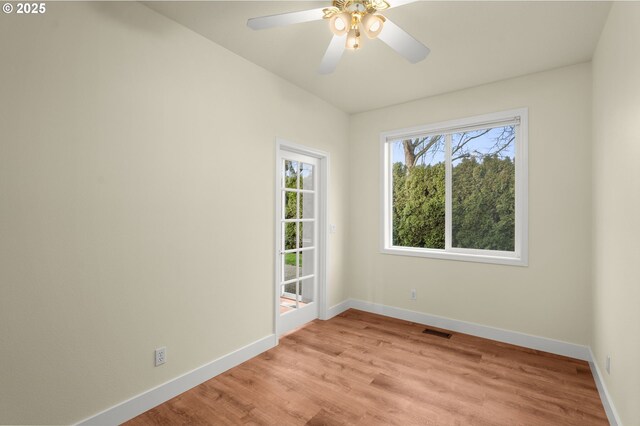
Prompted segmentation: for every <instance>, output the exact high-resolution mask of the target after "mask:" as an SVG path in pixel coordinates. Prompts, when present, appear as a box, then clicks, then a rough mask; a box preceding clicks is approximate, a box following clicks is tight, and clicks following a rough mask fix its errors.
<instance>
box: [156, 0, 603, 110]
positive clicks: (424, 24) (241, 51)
mask: <svg viewBox="0 0 640 426" xmlns="http://www.w3.org/2000/svg"><path fill="white" fill-rule="evenodd" d="M329 3H330V2H329V1H326V2H300V1H297V2H292V1H288V2H280V1H278V2H275V1H257V2H254V1H213V2H206V1H196V2H180V1H177V2H172V1H162V2H147V3H145V4H146V5H147V6H149V7H150V8H152V9H154V10H156V11H158V12H160V13H161V14H163V15H165V16H167V17H169V18H171V19H173V20H175V21H177V22H179V23H180V24H182V25H184V26H186V27H188V28H190V29H192V30H193V31H195V32H197V33H199V34H201V35H203V36H204V37H206V38H208V39H210V40H212V41H214V42H216V43H218V44H220V45H222V46H224V47H225V48H227V49H229V50H231V51H233V52H235V53H237V54H238V55H240V56H242V57H244V58H246V59H248V60H250V61H251V62H254V63H256V64H258V65H260V66H261V67H264V68H266V69H267V70H269V71H272V72H273V73H275V74H277V75H279V76H281V77H283V78H285V79H286V80H288V81H290V82H292V83H294V84H296V85H298V86H299V87H301V88H303V89H306V90H308V91H309V92H311V93H314V94H315V95H317V96H319V97H321V98H323V99H325V100H326V101H328V102H329V103H331V104H333V105H335V106H336V107H338V108H340V109H342V110H344V111H346V112H348V113H355V112H361V111H367V110H371V109H375V108H380V107H384V106H388V105H393V104H398V103H402V102H407V101H410V100H413V99H418V98H423V97H426V96H431V95H435V94H439V93H445V92H451V91H454V90H459V89H463V88H466V87H472V86H477V85H479V84H484V83H489V82H492V81H497V80H502V79H505V78H510V77H515V76H519V75H524V74H529V73H533V72H537V71H542V70H547V69H552V68H557V67H561V66H565V65H570V64H575V63H580V62H585V61H589V60H590V59H591V56H592V54H593V51H594V50H595V47H596V43H597V41H598V37H599V36H600V32H601V30H602V27H603V25H604V22H605V20H606V18H607V14H608V12H609V7H610V3H606V2H592V1H571V2H536V1H529V2H525V1H518V2H481V1H473V2H462V1H453V2H444V1H437V2H432V1H423V2H417V3H412V4H408V5H406V6H402V7H398V8H395V9H391V10H388V11H386V12H385V13H384V14H385V16H387V18H389V19H391V20H393V21H394V22H395V23H396V24H397V25H399V26H401V27H402V28H404V29H405V30H406V31H408V32H409V33H410V34H412V35H413V36H414V37H416V38H417V39H418V40H420V41H422V42H423V43H424V44H425V45H427V46H428V47H429V48H430V49H431V54H430V55H429V56H428V57H427V59H426V60H424V61H422V62H420V63H418V64H415V65H412V64H410V63H409V62H407V61H406V60H405V59H403V58H402V57H400V56H399V55H398V54H396V53H395V52H393V51H392V50H391V49H389V47H387V46H386V45H385V44H383V43H382V42H381V41H379V40H368V39H366V38H364V37H363V39H364V40H363V43H362V48H361V49H360V50H358V51H355V52H352V51H346V52H345V54H344V55H343V57H342V59H341V61H340V63H339V64H338V68H337V70H336V71H335V72H334V73H333V74H330V75H320V74H318V73H317V68H318V65H319V64H320V60H321V59H322V56H323V54H324V51H325V49H326V47H327V45H328V43H329V40H330V39H331V37H332V34H331V32H330V31H329V28H328V24H327V22H326V21H318V22H309V23H304V24H297V25H292V26H289V27H282V28H274V29H268V30H262V31H254V30H251V29H249V28H248V27H247V26H246V22H247V19H248V18H252V17H256V16H263V15H272V14H278V13H285V12H290V11H296V10H304V9H311V8H316V7H324V6H326V5H328V4H329ZM389 3H391V4H393V2H392V0H390V1H389Z"/></svg>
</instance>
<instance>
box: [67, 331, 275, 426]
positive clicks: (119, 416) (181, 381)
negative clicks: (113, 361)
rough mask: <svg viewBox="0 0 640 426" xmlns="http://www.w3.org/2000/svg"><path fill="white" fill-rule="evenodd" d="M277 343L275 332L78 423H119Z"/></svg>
mask: <svg viewBox="0 0 640 426" xmlns="http://www.w3.org/2000/svg"><path fill="white" fill-rule="evenodd" d="M274 346H276V336H275V335H274V334H271V335H269V336H266V337H263V338H262V339H259V340H256V341H255V342H253V343H250V344H248V345H247V346H244V347H242V348H240V349H238V350H235V351H233V352H231V353H229V354H227V355H224V356H222V357H220V358H218V359H216V360H213V361H211V362H210V363H208V364H205V365H203V366H201V367H198V368H196V369H194V370H191V371H189V372H188V373H185V374H183V375H181V376H178V377H176V378H175V379H172V380H169V381H168V382H165V383H163V384H161V385H159V386H156V387H154V388H152V389H149V390H147V391H145V392H142V393H141V394H139V395H136V396H134V397H133V398H131V399H128V400H126V401H124V402H121V403H120V404H117V405H114V406H113V407H111V408H108V409H106V410H104V411H102V412H100V413H98V414H95V415H93V416H91V417H89V418H87V419H84V420H82V421H80V422H78V423H77V424H78V425H118V424H121V423H124V422H126V421H127V420H130V419H132V418H134V417H136V416H137V415H139V414H142V413H144V412H145V411H147V410H150V409H152V408H153V407H156V406H157V405H159V404H162V403H163V402H165V401H168V400H170V399H171V398H173V397H175V396H178V395H180V394H181V393H183V392H186V391H188V390H189V389H191V388H193V387H195V386H198V385H199V384H201V383H203V382H206V381H207V380H209V379H211V378H213V377H215V376H217V375H218V374H221V373H224V372H225V371H227V370H229V369H231V368H233V367H235V366H237V365H240V364H242V363H243V362H245V361H248V360H250V359H251V358H253V357H255V356H258V355H260V354H261V353H263V352H265V351H267V350H269V349H271V348H273V347H274Z"/></svg>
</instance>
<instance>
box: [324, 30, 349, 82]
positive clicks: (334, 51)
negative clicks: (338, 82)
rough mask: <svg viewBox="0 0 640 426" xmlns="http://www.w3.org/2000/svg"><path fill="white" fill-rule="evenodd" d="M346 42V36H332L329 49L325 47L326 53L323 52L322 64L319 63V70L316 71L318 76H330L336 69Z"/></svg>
mask: <svg viewBox="0 0 640 426" xmlns="http://www.w3.org/2000/svg"><path fill="white" fill-rule="evenodd" d="M346 41H347V35H346V34H345V35H341V36H333V38H332V39H331V42H330V43H329V47H327V50H326V52H324V56H323V57H322V62H320V69H319V70H318V72H319V73H320V74H331V73H332V72H333V71H334V70H335V69H336V67H337V66H338V62H340V58H341V57H342V53H343V52H344V49H345V42H346Z"/></svg>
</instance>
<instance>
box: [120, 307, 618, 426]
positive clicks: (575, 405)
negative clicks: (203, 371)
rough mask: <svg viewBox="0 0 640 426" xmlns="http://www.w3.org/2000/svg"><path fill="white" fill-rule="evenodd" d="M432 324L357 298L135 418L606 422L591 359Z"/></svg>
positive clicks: (151, 421)
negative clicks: (365, 305)
mask: <svg viewBox="0 0 640 426" xmlns="http://www.w3.org/2000/svg"><path fill="white" fill-rule="evenodd" d="M424 328H425V326H424V325H421V324H416V323H411V322H407V321H403V320H398V319H394V318H388V317H384V316H381V315H375V314H370V313H366V312H362V311H357V310H353V309H351V310H349V311H347V312H344V313H343V314H341V315H339V316H337V317H335V318H333V319H331V320H329V321H314V322H312V323H309V324H308V325H307V326H305V327H303V328H301V329H299V330H297V331H295V332H293V333H291V334H288V335H286V336H283V337H282V338H281V339H280V344H279V346H278V347H276V348H273V349H271V350H269V351H267V352H265V353H263V354H261V355H259V356H257V357H255V358H253V359H251V360H249V361H247V362H245V363H243V364H241V365H239V366H237V367H235V368H233V369H231V370H229V371H227V372H225V373H223V374H221V375H219V376H217V377H215V378H213V379H211V380H209V381H207V382H205V383H203V384H201V385H199V386H196V387H195V388H193V389H191V390H189V391H187V392H185V393H183V394H182V395H179V396H177V397H175V398H173V399H171V400H170V401H167V402H165V403H164V404H161V405H159V406H157V407H155V408H153V409H151V410H149V411H147V412H146V413H143V414H141V415H140V416H138V417H136V418H134V419H132V420H130V421H129V422H127V423H126V424H127V425H128V426H140V425H186V424H190V425H240V424H242V425H278V426H279V425H287V426H288V425H291V426H297V425H305V424H307V425H362V426H364V425H439V426H440V425H478V426H482V425H487V426H489V425H492V426H493V425H505V426H506V425H545V426H546V425H576V426H578V425H580V426H582V425H585V426H591V425H593V426H596V425H606V424H608V422H607V419H606V415H605V412H604V409H603V407H602V403H601V402H600V397H599V395H598V391H597V389H596V386H595V383H594V381H593V376H592V375H591V370H590V368H589V365H588V363H586V362H585V361H580V360H576V359H572V358H567V357H563V356H559V355H553V354H548V353H545V352H540V351H537V350H533V349H528V348H522V347H518V346H514V345H509V344H506V343H500V342H495V341H492V340H487V339H482V338H479V337H475V336H470V335H465V334H461V333H453V332H450V331H447V330H441V331H445V332H448V333H452V336H451V338H450V339H444V338H441V337H438V336H433V335H429V334H425V333H422V331H423V330H424ZM430 328H431V327H430Z"/></svg>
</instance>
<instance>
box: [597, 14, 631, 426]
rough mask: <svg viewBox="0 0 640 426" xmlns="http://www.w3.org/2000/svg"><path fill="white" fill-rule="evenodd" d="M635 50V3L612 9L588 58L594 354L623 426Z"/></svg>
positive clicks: (627, 404) (627, 409)
mask: <svg viewBox="0 0 640 426" xmlns="http://www.w3.org/2000/svg"><path fill="white" fill-rule="evenodd" d="M638 52H640V3H618V4H615V5H614V6H613V7H612V9H611V13H610V14H609V19H608V21H607V24H606V26H605V28H604V30H603V32H602V36H601V38H600V42H599V44H598V48H597V50H596V54H595V56H594V59H593V136H594V143H593V170H594V176H593V183H594V217H593V229H594V245H593V247H594V249H593V260H594V321H593V330H594V337H593V352H594V354H595V357H596V361H597V363H598V366H599V367H600V370H601V372H602V374H603V376H604V379H605V383H606V384H607V387H608V390H609V392H610V394H611V397H612V399H613V401H614V404H615V406H616V408H617V410H618V414H619V415H620V418H621V420H622V422H623V423H624V424H625V425H626V426H630V425H640V363H639V362H638V361H640V278H638V270H637V268H638V260H640V243H639V240H640V222H639V219H640V166H639V164H638V161H639V160H640V131H639V130H638V125H640V56H639V55H638ZM607 355H610V356H611V374H607V373H606V371H605V368H604V367H605V360H606V357H607Z"/></svg>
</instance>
